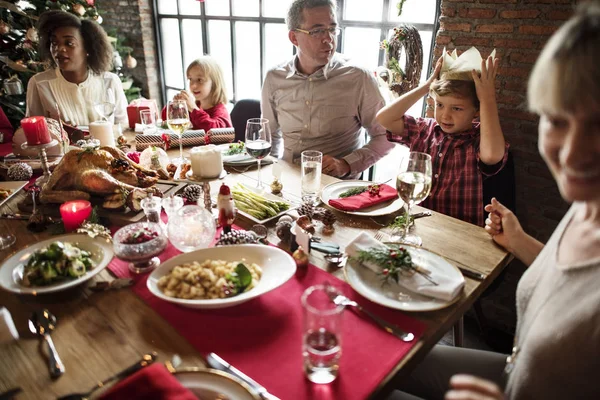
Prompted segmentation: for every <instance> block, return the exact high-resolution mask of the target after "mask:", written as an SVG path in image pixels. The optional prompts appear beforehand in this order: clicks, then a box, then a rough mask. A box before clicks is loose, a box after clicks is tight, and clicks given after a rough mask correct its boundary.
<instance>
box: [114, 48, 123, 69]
mask: <svg viewBox="0 0 600 400" xmlns="http://www.w3.org/2000/svg"><path fill="white" fill-rule="evenodd" d="M113 67H114V68H115V69H121V68H123V59H122V58H121V55H120V54H119V52H118V51H116V50H115V51H113Z"/></svg>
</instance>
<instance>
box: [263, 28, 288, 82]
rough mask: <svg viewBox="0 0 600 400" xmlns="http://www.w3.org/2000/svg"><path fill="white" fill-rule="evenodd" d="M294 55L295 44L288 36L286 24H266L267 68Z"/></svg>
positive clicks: (265, 69)
mask: <svg viewBox="0 0 600 400" xmlns="http://www.w3.org/2000/svg"><path fill="white" fill-rule="evenodd" d="M293 55H294V46H293V45H292V42H290V39H289V38H288V29H287V25H285V24H265V68H264V73H265V74H266V73H267V70H268V69H269V68H271V67H274V66H275V65H277V64H279V63H280V62H283V61H286V60H289V59H291V58H292V56H293Z"/></svg>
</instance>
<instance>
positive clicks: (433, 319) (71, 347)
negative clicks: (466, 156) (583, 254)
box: [0, 161, 511, 399]
mask: <svg viewBox="0 0 600 400" xmlns="http://www.w3.org/2000/svg"><path fill="white" fill-rule="evenodd" d="M279 165H280V166H281V170H282V177H281V181H282V183H283V185H284V188H283V190H284V192H285V196H293V197H297V196H299V195H300V184H299V182H300V179H299V175H300V171H299V168H298V167H297V166H294V165H288V164H286V163H284V162H281V161H280V163H279ZM271 169H272V166H263V167H262V169H261V175H262V177H263V181H264V182H265V183H267V184H268V183H270V182H271V181H272V171H271ZM229 172H230V174H229V175H228V176H227V177H226V178H225V180H226V181H227V182H230V183H231V182H234V181H242V182H244V181H245V182H248V183H255V179H256V169H254V168H252V169H249V170H248V171H236V170H234V169H229ZM335 181H337V179H336V178H332V177H329V176H326V175H323V177H322V185H323V186H325V185H327V184H329V183H332V182H335ZM220 184H221V181H213V182H211V191H212V192H213V193H216V192H217V191H218V187H219V186H220ZM24 196H25V194H24V193H19V194H18V195H16V196H14V197H13V198H12V199H11V200H9V201H8V202H7V203H6V204H4V205H3V206H2V207H1V209H0V213H6V212H18V209H17V203H18V201H20V200H21V199H22V198H23V197H24ZM418 208H419V207H415V211H419V210H418ZM336 216H337V218H338V220H337V222H336V224H335V227H336V228H335V231H334V233H333V234H332V235H331V236H328V237H327V239H326V240H327V241H332V242H336V243H339V244H340V245H342V246H345V244H346V243H348V242H349V241H350V240H351V239H352V238H353V237H354V236H355V235H356V234H357V233H358V232H360V231H367V232H370V233H372V234H375V233H376V232H377V231H378V230H379V229H380V228H381V226H380V224H383V223H385V222H388V221H389V220H390V218H391V217H390V216H388V217H378V218H376V219H371V218H367V217H356V216H352V215H348V214H343V213H340V212H336ZM236 224H238V225H240V226H242V227H244V228H249V227H251V226H252V225H253V223H252V222H251V221H249V220H246V219H245V218H243V217H238V219H237V220H236ZM274 226H275V221H271V223H269V224H268V225H267V227H268V228H269V239H270V240H271V241H273V242H275V243H277V242H278V239H277V237H276V236H275V232H274ZM0 230H2V231H6V230H8V231H10V232H12V233H13V234H15V235H16V236H17V242H16V244H15V245H13V246H12V247H11V248H9V249H8V250H4V251H0V259H2V260H3V259H5V258H6V257H8V256H9V255H11V254H12V253H13V252H16V251H18V250H20V249H22V248H24V247H26V246H28V245H29V244H32V243H35V242H37V241H40V240H43V239H47V238H49V237H51V235H50V234H49V233H48V232H42V233H32V232H30V231H28V230H27V228H26V222H25V221H18V220H7V219H1V220H0ZM415 232H416V233H417V234H418V235H420V236H421V237H422V238H423V247H424V248H426V249H428V250H431V251H433V252H435V253H438V254H440V255H442V256H443V257H445V258H446V259H447V260H448V261H449V262H450V263H452V264H454V265H456V266H463V267H465V268H469V269H472V270H474V271H478V272H482V273H483V274H485V275H486V278H485V280H484V281H482V282H478V281H474V280H471V279H466V285H465V289H464V296H463V297H461V298H460V299H459V300H458V301H457V302H456V303H454V304H453V305H451V306H449V307H447V308H445V309H442V310H439V311H433V312H421V313H412V315H413V316H414V317H416V318H417V319H419V320H421V321H423V322H424V323H426V324H427V329H426V331H425V333H424V335H423V337H422V338H421V339H420V340H419V341H418V343H416V345H415V346H414V347H413V348H412V349H411V351H410V352H409V354H408V355H407V356H406V357H404V358H403V359H402V361H401V362H400V363H399V364H398V365H397V366H396V368H394V370H392V371H390V373H389V374H388V375H387V376H386V378H385V379H384V380H383V381H382V382H381V384H380V386H379V387H378V388H377V389H376V391H375V392H374V393H373V394H372V396H371V397H372V398H380V397H383V396H384V395H385V393H388V392H389V391H390V390H392V389H393V388H394V386H395V383H394V380H395V379H401V377H402V376H403V375H404V374H406V373H408V372H410V370H411V369H412V368H413V367H414V366H415V365H416V364H417V363H418V362H419V361H420V360H421V359H422V358H423V357H424V356H425V355H426V354H427V352H428V351H429V350H430V349H431V348H432V347H433V346H434V345H435V344H436V343H437V342H438V341H439V340H440V339H441V338H442V337H443V335H444V334H445V333H446V332H448V331H449V330H450V329H451V328H452V326H453V325H454V323H455V322H456V321H457V320H459V318H460V317H461V316H462V315H463V314H464V313H465V312H466V311H467V310H468V309H469V308H470V307H471V305H472V304H473V303H474V302H475V300H476V299H477V298H478V297H479V296H480V295H481V293H482V292H483V291H484V290H485V289H486V288H487V287H488V286H489V285H490V284H491V283H492V282H493V280H494V279H495V278H496V277H497V276H498V274H499V273H500V272H501V270H502V269H503V268H504V267H505V266H506V264H507V263H508V262H509V261H510V259H511V257H510V255H509V254H508V253H507V252H506V251H504V250H503V249H501V248H500V247H498V246H497V245H495V244H494V243H493V241H492V240H491V239H490V237H489V236H488V235H487V233H486V232H485V231H484V229H482V228H479V227H477V226H474V225H471V224H468V223H465V222H462V221H460V220H457V219H454V218H451V217H448V216H445V215H442V214H438V213H435V212H434V213H433V216H431V217H428V218H423V219H419V220H417V224H416V229H415ZM317 233H319V232H317ZM310 261H311V262H312V263H313V264H315V265H317V266H318V267H320V268H322V269H325V270H327V271H329V272H331V273H332V274H333V275H335V276H337V277H339V278H341V279H344V277H343V273H342V271H341V270H339V269H337V268H335V267H331V266H328V264H327V263H326V261H325V260H324V259H323V257H322V254H321V253H317V252H313V253H312V254H311V255H310ZM328 268H329V269H328ZM331 268H334V269H331ZM112 279H114V277H113V276H112V275H111V273H110V272H109V271H108V270H104V271H103V272H101V273H100V274H98V275H97V276H96V277H95V278H93V279H92V280H90V283H92V284H93V283H94V282H96V281H103V280H112ZM0 305H1V306H4V307H7V308H8V310H9V311H10V312H11V314H12V317H13V320H14V322H15V325H16V327H17V329H18V331H19V334H20V335H21V339H20V340H18V341H12V342H8V343H0V354H1V356H0V393H2V392H3V391H5V390H8V389H10V388H13V387H16V386H20V387H21V388H22V389H23V392H22V393H21V394H20V395H19V397H18V398H19V399H45V398H56V397H57V396H60V395H64V394H67V393H71V392H78V391H82V390H86V389H87V388H89V387H91V386H93V385H94V384H95V383H96V382H97V381H98V379H103V378H104V377H108V376H111V375H113V374H114V373H116V372H118V371H119V370H121V369H123V368H125V367H127V366H129V365H130V364H132V363H133V362H134V361H135V360H137V359H139V358H140V356H141V355H142V354H144V353H147V352H148V351H151V350H154V351H157V352H158V353H159V355H160V358H159V361H163V362H164V361H165V360H167V359H170V358H171V357H172V356H173V355H174V354H179V355H180V356H181V358H182V359H183V362H184V365H186V366H202V365H204V362H203V360H202V357H201V355H200V354H199V353H198V352H197V351H196V350H195V349H194V348H193V347H192V346H191V345H190V344H189V343H188V342H187V341H186V340H185V339H184V338H183V337H182V336H181V335H179V333H178V332H176V331H175V330H174V329H172V328H171V326H170V325H169V324H168V323H167V322H166V321H164V320H163V319H162V318H161V317H160V316H159V315H158V314H157V313H156V312H154V311H153V310H152V309H151V308H149V307H148V306H147V305H146V304H145V303H144V302H143V301H142V300H141V299H140V298H138V297H137V295H135V294H134V293H133V292H132V291H130V290H127V289H121V290H110V291H106V292H100V293H95V292H92V291H90V290H89V289H88V288H87V285H82V286H79V287H78V288H76V289H73V290H70V291H67V292H60V293H56V294H54V295H44V296H17V295H14V294H11V293H8V292H5V291H2V290H0ZM42 306H43V307H45V308H48V309H49V310H50V311H51V312H52V313H54V314H55V315H56V316H57V318H58V326H57V329H56V330H55V331H54V332H53V334H52V338H53V339H54V343H55V345H56V347H57V349H58V350H59V353H60V356H61V358H62V361H63V362H64V364H65V366H66V368H67V373H66V374H65V375H64V376H62V377H61V378H60V379H58V380H56V381H52V380H51V379H50V377H49V374H48V367H47V361H46V358H45V357H43V356H42V354H41V353H40V352H41V350H40V349H41V348H42V347H41V346H40V340H39V339H38V338H37V337H34V336H33V335H32V334H31V333H30V332H29V330H28V327H27V318H28V317H29V315H30V314H31V312H32V311H34V310H39V309H40V308H41V307H42Z"/></svg>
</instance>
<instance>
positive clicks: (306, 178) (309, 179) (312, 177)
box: [301, 150, 323, 206]
mask: <svg viewBox="0 0 600 400" xmlns="http://www.w3.org/2000/svg"><path fill="white" fill-rule="evenodd" d="M301 158H302V180H301V185H302V186H301V190H302V201H303V202H304V203H310V204H312V205H314V206H316V205H317V203H318V202H319V200H318V199H319V190H320V189H321V166H322V163H323V153H321V152H320V151H315V150H306V151H303V152H302V154H301Z"/></svg>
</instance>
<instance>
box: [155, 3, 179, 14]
mask: <svg viewBox="0 0 600 400" xmlns="http://www.w3.org/2000/svg"><path fill="white" fill-rule="evenodd" d="M158 13H159V14H177V3H176V2H174V1H173V0H158Z"/></svg>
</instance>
